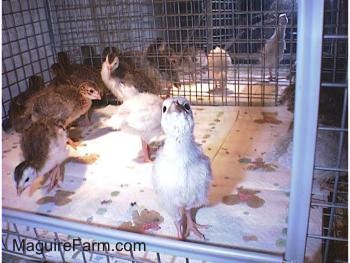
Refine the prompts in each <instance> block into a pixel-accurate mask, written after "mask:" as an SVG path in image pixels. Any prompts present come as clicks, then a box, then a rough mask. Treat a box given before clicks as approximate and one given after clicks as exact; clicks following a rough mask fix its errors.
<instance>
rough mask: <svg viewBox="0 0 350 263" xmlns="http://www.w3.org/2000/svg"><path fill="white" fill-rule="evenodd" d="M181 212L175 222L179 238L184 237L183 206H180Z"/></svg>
mask: <svg viewBox="0 0 350 263" xmlns="http://www.w3.org/2000/svg"><path fill="white" fill-rule="evenodd" d="M178 212H179V217H178V218H177V219H175V220H174V224H175V227H176V230H177V238H178V239H184V238H185V236H184V218H183V213H184V209H183V208H178Z"/></svg>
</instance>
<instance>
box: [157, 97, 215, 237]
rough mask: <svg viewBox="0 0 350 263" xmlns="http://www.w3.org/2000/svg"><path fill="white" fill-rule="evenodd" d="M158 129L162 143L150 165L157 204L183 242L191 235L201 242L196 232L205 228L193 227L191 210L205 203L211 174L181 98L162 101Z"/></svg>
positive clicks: (188, 108) (186, 105)
mask: <svg viewBox="0 0 350 263" xmlns="http://www.w3.org/2000/svg"><path fill="white" fill-rule="evenodd" d="M161 126H162V129H163V131H164V133H165V143H164V147H163V148H162V149H161V150H160V152H159V153H158V155H157V158H156V160H155V161H154V164H153V171H152V183H153V188H154V190H155V192H156V194H157V195H158V200H159V202H160V204H161V205H162V206H163V207H164V208H165V209H166V210H167V211H168V213H169V214H170V215H171V216H172V217H173V218H174V223H175V226H176V229H177V233H178V238H180V239H183V238H185V237H187V236H188V235H189V234H190V233H191V232H193V234H195V235H196V236H197V237H199V238H200V239H204V238H205V237H204V235H203V234H202V233H201V232H200V231H199V230H198V228H201V227H204V228H207V227H208V226H205V225H199V224H196V223H195V222H194V221H193V219H192V216H191V210H192V209H193V208H199V207H201V206H203V205H205V204H206V203H207V198H208V191H209V184H210V182H211V180H212V172H211V166H210V160H209V158H208V157H207V156H206V155H205V154H204V153H203V151H202V149H201V148H200V147H199V145H198V144H197V143H196V142H195V139H194V136H193V128H194V121H193V115H192V110H191V107H190V104H189V102H188V101H187V100H186V99H185V98H182V97H179V98H169V99H167V100H165V101H164V103H163V108H162V120H161ZM184 219H186V221H187V223H186V224H185V220H184ZM184 230H185V233H184Z"/></svg>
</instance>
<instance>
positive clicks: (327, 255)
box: [308, 0, 348, 262]
mask: <svg viewBox="0 0 350 263" xmlns="http://www.w3.org/2000/svg"><path fill="white" fill-rule="evenodd" d="M347 11H348V2H347V1H343V0H337V1H325V14H324V28H323V33H324V37H323V45H322V46H323V48H322V49H323V50H322V52H323V53H322V65H321V67H322V68H321V88H320V100H319V118H318V135H317V142H316V143H317V145H316V160H315V169H314V181H315V182H317V185H320V188H321V190H322V191H320V189H319V188H318V187H315V186H314V187H313V192H312V202H311V206H312V207H314V208H315V209H321V210H322V212H323V218H322V224H323V229H322V232H321V233H322V234H321V235H316V234H315V233H312V232H311V231H309V233H308V241H310V239H319V240H322V249H321V251H322V262H348V254H347V251H348V163H347V160H348V155H347V153H348V144H347V142H348V122H347V119H348V111H347V107H348V101H347V99H348V84H347V81H348V79H347V70H348V68H347V66H348V61H347V58H348V13H347ZM320 193H321V194H320Z"/></svg>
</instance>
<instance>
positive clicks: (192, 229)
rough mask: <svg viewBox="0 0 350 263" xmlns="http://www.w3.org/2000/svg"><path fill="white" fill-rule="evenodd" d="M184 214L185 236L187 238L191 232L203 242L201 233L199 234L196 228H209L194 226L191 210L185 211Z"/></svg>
mask: <svg viewBox="0 0 350 263" xmlns="http://www.w3.org/2000/svg"><path fill="white" fill-rule="evenodd" d="M185 214H186V219H187V226H186V233H185V236H186V237H187V236H189V235H190V233H191V232H193V234H195V235H196V236H197V237H198V238H200V239H203V240H204V239H205V237H204V235H203V234H202V233H201V232H199V230H198V228H209V226H207V225H199V224H196V223H195V222H194V221H193V219H192V216H191V209H188V210H186V211H185Z"/></svg>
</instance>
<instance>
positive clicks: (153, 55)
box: [145, 38, 181, 96]
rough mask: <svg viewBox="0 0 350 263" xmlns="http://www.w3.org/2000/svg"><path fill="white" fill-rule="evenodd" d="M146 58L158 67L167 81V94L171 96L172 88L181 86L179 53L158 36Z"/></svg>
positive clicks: (150, 63)
mask: <svg viewBox="0 0 350 263" xmlns="http://www.w3.org/2000/svg"><path fill="white" fill-rule="evenodd" d="M145 58H146V61H147V62H148V65H149V66H152V67H154V68H155V69H157V70H158V71H159V73H160V75H161V76H162V78H163V79H164V80H165V81H166V82H167V96H170V90H171V88H172V87H173V86H175V87H176V88H180V86H181V84H180V79H179V74H178V71H177V67H178V58H177V55H176V54H175V51H174V50H172V49H171V48H170V47H169V46H168V44H167V43H166V42H165V41H164V40H163V39H162V38H157V39H156V41H155V42H154V43H152V44H150V45H149V46H148V48H147V49H146V52H145Z"/></svg>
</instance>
